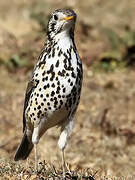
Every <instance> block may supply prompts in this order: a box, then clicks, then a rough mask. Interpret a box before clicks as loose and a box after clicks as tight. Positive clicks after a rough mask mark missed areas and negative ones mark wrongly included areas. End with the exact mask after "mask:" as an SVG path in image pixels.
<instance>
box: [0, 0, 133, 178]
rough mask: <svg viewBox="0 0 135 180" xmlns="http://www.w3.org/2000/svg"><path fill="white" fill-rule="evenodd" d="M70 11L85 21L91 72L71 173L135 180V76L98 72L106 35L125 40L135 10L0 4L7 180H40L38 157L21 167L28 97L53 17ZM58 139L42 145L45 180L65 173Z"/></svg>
mask: <svg viewBox="0 0 135 180" xmlns="http://www.w3.org/2000/svg"><path fill="white" fill-rule="evenodd" d="M66 6H69V7H71V8H73V9H74V10H75V11H76V12H77V13H78V22H77V28H76V43H77V47H78V50H79V52H80V56H81V57H82V59H83V64H84V66H83V67H84V81H83V89H82V96H81V102H80V105H79V108H78V111H77V114H76V125H75V128H74V130H73V133H72V136H71V138H70V140H69V143H68V146H67V149H66V160H67V162H68V163H69V164H68V170H69V169H70V171H73V172H70V174H71V175H72V177H73V175H74V176H76V175H77V174H78V176H79V177H81V175H82V174H84V175H85V177H83V178H82V179H88V176H89V179H92V178H91V177H90V175H94V174H95V175H94V177H95V179H97V180H98V179H100V180H101V179H102V180H105V179H107V177H108V180H109V179H115V180H116V179H119V180H125V179H126V180H127V179H129V180H134V179H135V172H134V169H135V69H134V68H133V67H130V68H129V67H123V68H119V67H118V68H117V67H116V68H115V70H113V71H109V72H106V71H104V70H101V69H100V68H99V66H98V68H95V66H94V65H93V63H95V61H96V62H99V61H100V57H101V56H102V55H103V53H104V52H106V51H108V50H110V49H111V47H110V44H109V43H108V40H107V37H106V33H105V32H106V31H104V29H105V28H108V27H109V28H111V29H112V30H113V31H115V32H117V33H118V34H119V36H120V37H121V36H122V34H123V33H124V27H125V26H129V27H130V28H131V30H133V29H134V28H135V21H133V20H134V8H135V3H134V2H133V1H131V2H130V3H128V2H127V1H126V0H122V1H121V2H117V1H116V0H113V1H111V0H110V1H108V0H102V1H101V0H100V1H99V0H93V1H88V0H85V1H83V2H82V1H81V0H80V1H79V0H78V1H75V0H72V1H70V0H66V1H65V3H63V1H61V0H58V1H55V2H54V1H53V0H51V1H49V0H47V1H43V0H39V1H38V2H37V1H35V0H31V1H26V0H23V1H22V0H21V1H17V0H13V1H12V4H11V2H10V1H9V0H6V1H4V0H2V1H1V2H0V179H30V178H31V179H36V175H34V174H33V159H34V154H33V152H32V153H31V155H30V158H29V162H26V161H24V162H17V163H15V162H14V161H13V156H14V153H15V150H16V148H17V146H18V143H19V142H20V139H21V137H22V112H23V102H24V94H25V89H26V85H27V82H28V79H29V76H30V74H31V71H32V67H33V64H34V63H35V62H36V59H37V56H38V55H39V52H40V49H41V48H42V45H43V43H44V39H45V36H44V32H43V29H45V27H46V24H47V21H48V18H47V17H48V13H50V12H51V11H52V10H54V9H55V8H60V7H66ZM7 12H8V13H7ZM99 64H100V63H99ZM58 137H59V129H56V128H52V129H50V130H48V131H47V133H46V134H45V135H44V137H43V138H42V139H41V141H40V143H39V146H38V151H39V159H40V162H41V163H40V166H41V167H40V169H41V171H40V175H39V177H40V178H41V177H42V178H43V177H44V178H45V177H46V178H47V177H50V179H51V178H53V176H54V174H55V173H56V172H55V169H54V167H53V165H54V166H55V168H56V169H57V170H58V171H57V173H58V174H60V173H61V170H60V169H61V168H60V167H61V153H60V151H59V149H58V147H57V140H58ZM44 160H45V162H44ZM46 163H47V164H46ZM49 164H50V165H49ZM88 169H89V170H88ZM51 173H52V174H53V175H52V176H51ZM57 173H56V174H57ZM86 176H87V178H86ZM58 177H59V178H60V175H59V176H58ZM72 177H70V176H69V179H73V178H72ZM116 177H117V178H116ZM40 178H39V179H40ZM46 178H45V179H46ZM59 178H58V179H59ZM75 178H76V177H74V179H75ZM55 179H56V178H55ZM80 179H81V178H80Z"/></svg>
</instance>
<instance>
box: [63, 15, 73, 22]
mask: <svg viewBox="0 0 135 180" xmlns="http://www.w3.org/2000/svg"><path fill="white" fill-rule="evenodd" d="M71 19H74V16H68V17H65V18H63V19H62V20H66V21H68V20H71Z"/></svg>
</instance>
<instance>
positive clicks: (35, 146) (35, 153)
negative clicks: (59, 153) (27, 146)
mask: <svg viewBox="0 0 135 180" xmlns="http://www.w3.org/2000/svg"><path fill="white" fill-rule="evenodd" d="M34 155H35V173H37V172H38V157H37V144H34Z"/></svg>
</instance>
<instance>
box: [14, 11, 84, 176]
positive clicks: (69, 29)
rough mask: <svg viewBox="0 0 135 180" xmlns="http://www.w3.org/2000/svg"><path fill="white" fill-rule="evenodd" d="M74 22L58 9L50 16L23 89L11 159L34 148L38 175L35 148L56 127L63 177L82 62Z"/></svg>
mask: <svg viewBox="0 0 135 180" xmlns="http://www.w3.org/2000/svg"><path fill="white" fill-rule="evenodd" d="M76 18H77V14H76V13H75V12H74V11H73V10H71V9H57V10H55V11H53V12H52V13H51V15H50V19H49V21H48V26H47V36H46V43H45V44H44V46H43V49H42V51H41V54H40V55H39V57H38V60H37V63H36V65H35V66H34V69H33V72H32V75H31V77H30V80H29V82H28V85H27V88H26V94H25V100H24V111H23V137H22V140H21V142H20V144H19V146H18V148H17V150H16V153H15V156H14V160H15V161H18V160H25V159H27V157H28V156H29V154H30V152H31V151H32V149H33V148H34V158H35V172H38V152H37V144H38V143H39V140H40V138H41V137H42V136H43V134H44V133H45V132H46V131H47V130H48V129H49V128H51V127H54V126H57V127H59V128H60V136H59V139H58V147H59V148H60V150H61V153H62V155H61V156H62V168H63V169H62V170H63V177H65V176H66V171H65V156H64V150H65V147H66V145H67V140H68V138H69V136H70V134H71V132H72V129H73V127H74V122H75V113H76V110H77V107H78V104H79V101H80V95H81V89H82V80H83V68H82V61H81V59H80V56H79V53H78V51H77V48H76V45H75V41H74V30H75V24H76Z"/></svg>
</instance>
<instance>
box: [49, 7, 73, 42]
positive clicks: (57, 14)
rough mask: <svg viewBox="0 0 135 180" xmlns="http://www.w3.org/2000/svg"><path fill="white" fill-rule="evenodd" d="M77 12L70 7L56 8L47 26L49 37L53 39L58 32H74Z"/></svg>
mask: <svg viewBox="0 0 135 180" xmlns="http://www.w3.org/2000/svg"><path fill="white" fill-rule="evenodd" d="M75 21H76V14H75V12H74V11H73V10H70V9H58V10H55V11H54V12H53V13H52V14H51V17H50V20H49V22H48V28H47V30H48V31H47V35H48V38H49V39H50V40H51V39H53V38H54V37H55V36H56V35H57V34H59V33H62V32H65V33H74V28H75Z"/></svg>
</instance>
